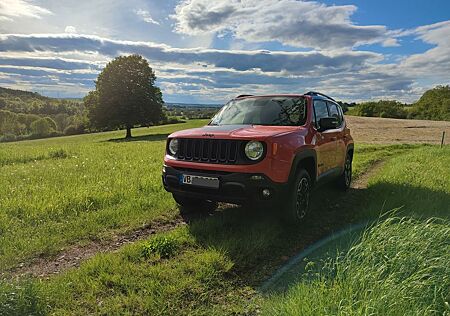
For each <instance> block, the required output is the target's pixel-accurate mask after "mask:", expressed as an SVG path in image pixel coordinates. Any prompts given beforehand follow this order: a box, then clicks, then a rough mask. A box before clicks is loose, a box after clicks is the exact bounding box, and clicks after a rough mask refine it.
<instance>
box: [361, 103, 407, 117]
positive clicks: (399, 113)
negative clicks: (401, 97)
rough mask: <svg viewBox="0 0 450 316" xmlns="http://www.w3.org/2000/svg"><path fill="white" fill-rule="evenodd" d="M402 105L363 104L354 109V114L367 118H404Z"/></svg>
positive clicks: (405, 113)
mask: <svg viewBox="0 0 450 316" xmlns="http://www.w3.org/2000/svg"><path fill="white" fill-rule="evenodd" d="M403 107H404V105H403V104H402V103H400V102H398V101H383V100H380V101H377V102H373V101H371V102H364V103H360V104H358V105H357V106H356V107H355V114H356V115H359V116H369V117H390V118H401V119H404V118H406V115H407V112H406V111H405V109H404V108H403Z"/></svg>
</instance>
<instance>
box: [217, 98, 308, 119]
mask: <svg viewBox="0 0 450 316" xmlns="http://www.w3.org/2000/svg"><path fill="white" fill-rule="evenodd" d="M305 121H306V99H305V98H304V97H261V98H248V99H242V100H232V101H230V102H229V103H227V104H226V105H225V106H224V107H223V108H222V109H221V110H220V111H219V113H217V114H216V115H215V116H214V117H213V119H212V120H211V123H210V125H241V124H250V125H276V126H298V125H303V124H305Z"/></svg>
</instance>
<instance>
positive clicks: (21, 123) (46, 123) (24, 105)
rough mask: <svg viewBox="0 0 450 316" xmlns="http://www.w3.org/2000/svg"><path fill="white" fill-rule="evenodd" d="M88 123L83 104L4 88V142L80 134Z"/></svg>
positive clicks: (0, 107)
mask: <svg viewBox="0 0 450 316" xmlns="http://www.w3.org/2000/svg"><path fill="white" fill-rule="evenodd" d="M86 120H87V118H86V115H85V111H84V105H83V102H82V101H81V100H77V99H73V100H70V99H54V98H49V97H45V96H42V95H40V94H39V93H36V92H29V91H23V90H14V89H8V88H2V87H0V141H12V140H19V139H27V138H39V137H48V136H57V135H60V134H63V133H64V134H76V133H80V132H83V131H84V129H85V126H86Z"/></svg>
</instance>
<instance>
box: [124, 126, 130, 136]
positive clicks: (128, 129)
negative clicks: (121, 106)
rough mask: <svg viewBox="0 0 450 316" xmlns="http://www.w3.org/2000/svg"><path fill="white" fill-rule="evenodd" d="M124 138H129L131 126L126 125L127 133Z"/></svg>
mask: <svg viewBox="0 0 450 316" xmlns="http://www.w3.org/2000/svg"><path fill="white" fill-rule="evenodd" d="M125 138H131V126H127V135H126V136H125Z"/></svg>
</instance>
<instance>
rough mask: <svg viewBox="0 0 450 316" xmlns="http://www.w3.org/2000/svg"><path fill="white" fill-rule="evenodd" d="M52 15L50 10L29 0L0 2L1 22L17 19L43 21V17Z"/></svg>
mask: <svg viewBox="0 0 450 316" xmlns="http://www.w3.org/2000/svg"><path fill="white" fill-rule="evenodd" d="M49 14H52V12H51V11H50V10H47V9H45V8H43V7H40V6H37V5H34V4H32V3H31V1H27V0H2V1H1V2H0V20H9V21H11V20H13V19H12V18H15V17H28V18H36V19H41V18H42V16H43V15H49Z"/></svg>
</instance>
